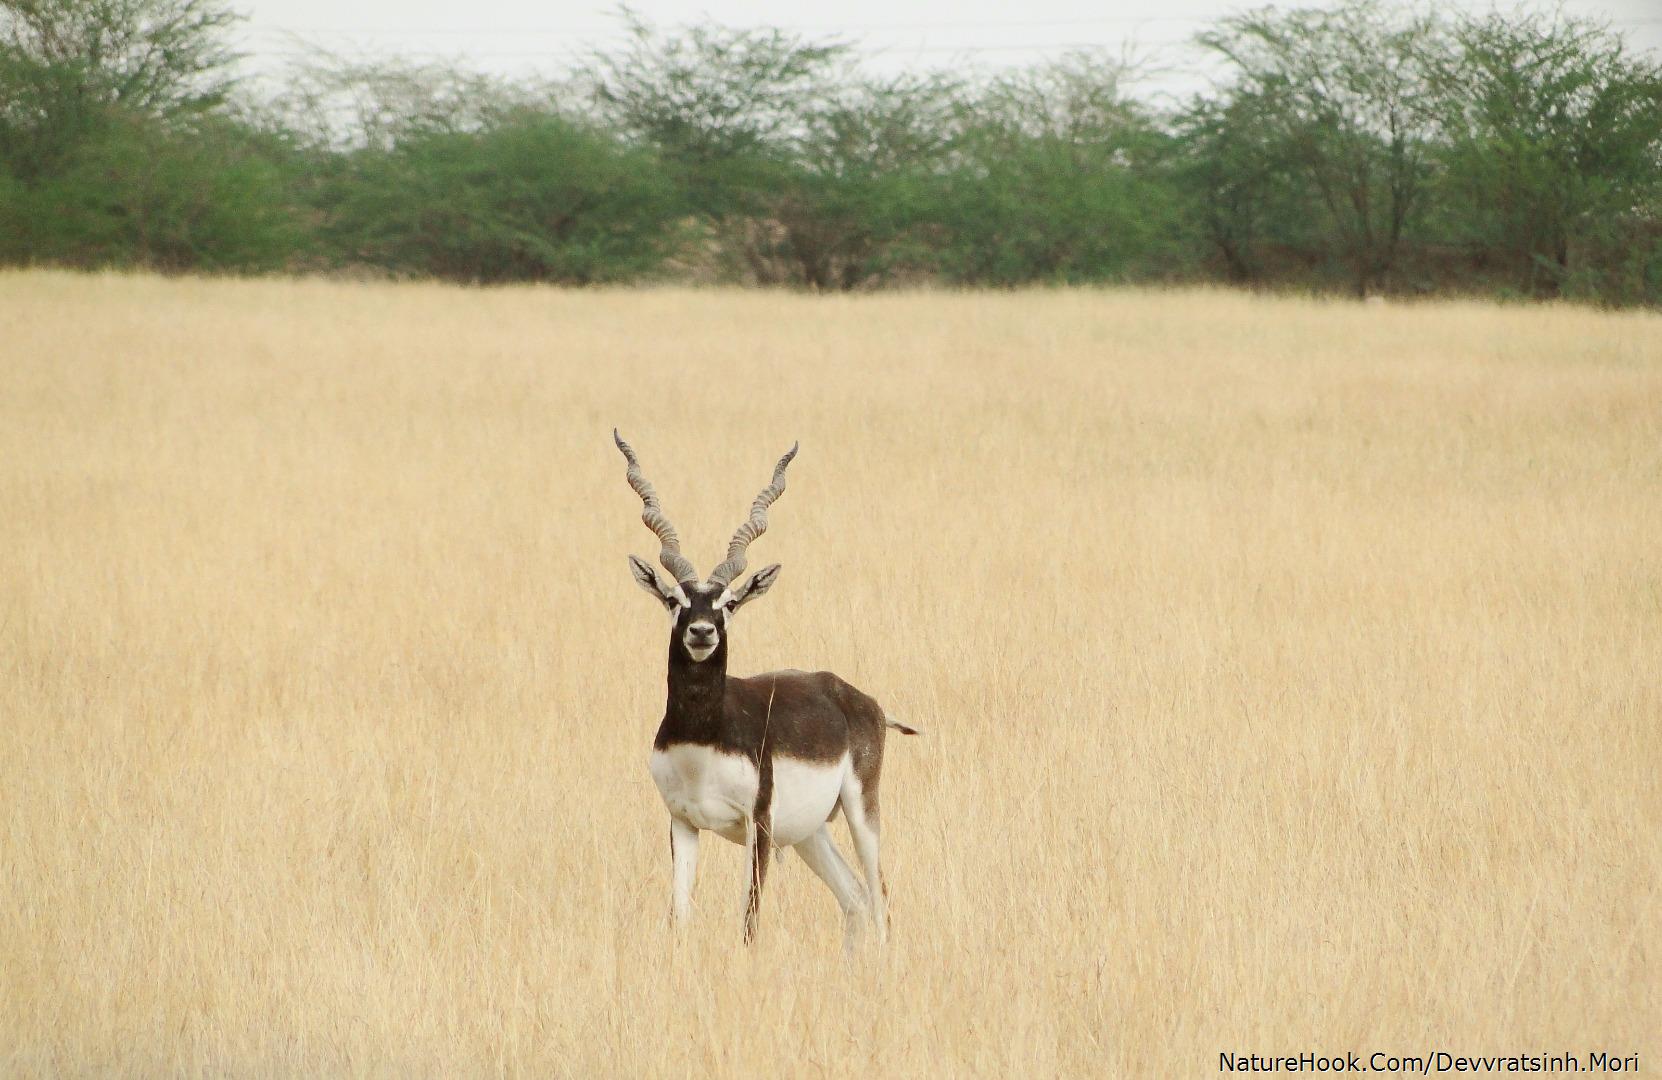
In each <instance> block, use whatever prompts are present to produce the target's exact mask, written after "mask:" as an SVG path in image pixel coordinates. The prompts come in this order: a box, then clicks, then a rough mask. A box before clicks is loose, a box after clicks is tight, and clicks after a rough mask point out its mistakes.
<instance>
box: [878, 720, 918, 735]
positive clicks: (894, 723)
mask: <svg viewBox="0 0 1662 1080" xmlns="http://www.w3.org/2000/svg"><path fill="white" fill-rule="evenodd" d="M883 723H884V724H885V725H887V726H888V727H892V728H894V729H895V730H896V731H898V732H900V733H901V734H902V735H919V734H922V733H921V732H919V731H918V729H917V728H915V727H907V726H906V725H905V724H902V723H900V722H899V721H898V720H890V719H889V718H888V717H887V716H885V717H883Z"/></svg>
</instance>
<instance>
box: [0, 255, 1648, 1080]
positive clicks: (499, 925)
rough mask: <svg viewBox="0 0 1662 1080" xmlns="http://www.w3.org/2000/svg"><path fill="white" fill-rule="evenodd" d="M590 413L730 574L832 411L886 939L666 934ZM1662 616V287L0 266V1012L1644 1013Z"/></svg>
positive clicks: (783, 536)
mask: <svg viewBox="0 0 1662 1080" xmlns="http://www.w3.org/2000/svg"><path fill="white" fill-rule="evenodd" d="M614 423H615V424H618V425H620V426H621V427H622V428H623V430H624V432H625V433H626V434H627V435H628V436H629V437H630V438H631V439H632V440H633V441H634V443H635V445H636V447H637V448H638V449H639V451H640V452H641V455H642V458H643V460H644V462H645V465H646V468H647V471H648V474H649V475H650V476H651V477H652V478H653V480H654V481H655V482H656V483H657V485H658V488H659V490H660V492H661V493H662V494H663V496H664V499H665V503H666V506H667V508H668V510H669V512H670V514H671V515H672V517H673V518H674V519H675V521H676V523H677V524H678V525H679V526H680V528H681V531H682V535H683V537H684V538H686V540H687V547H688V551H689V553H690V554H692V555H693V557H694V558H695V560H696V561H697V562H699V564H700V566H701V568H702V569H705V570H708V568H709V566H710V564H711V562H712V561H713V559H714V557H715V556H716V555H717V553H718V552H719V551H720V550H721V548H722V545H723V544H724V542H725V538H726V536H727V534H728V533H729V532H730V531H731V529H732V528H733V526H734V525H736V524H737V522H738V521H739V518H740V515H741V513H742V512H743V508H744V507H745V505H746V504H747V503H748V501H749V499H750V498H751V496H752V495H753V494H754V493H755V491H756V490H757V489H758V488H759V487H760V486H761V485H762V483H763V482H765V480H766V478H767V473H768V469H769V468H770V467H771V464H772V462H773V460H774V458H775V457H776V456H777V455H778V453H779V452H780V450H781V449H783V448H784V447H785V446H787V445H789V443H790V441H791V439H793V438H798V437H799V438H800V439H801V440H802V446H803V449H802V456H801V457H800V458H799V459H798V461H797V463H796V465H795V466H793V468H792V476H791V485H790V491H789V493H788V494H787V495H786V496H785V498H784V499H783V500H781V502H780V503H779V505H778V506H777V507H775V509H774V512H773V515H772V517H773V528H772V530H771V531H770V532H769V533H768V535H767V536H766V537H765V538H764V539H763V540H761V541H759V542H758V544H757V547H756V549H755V552H754V554H753V560H752V561H753V564H755V565H760V564H761V563H763V562H772V561H779V562H782V563H784V565H785V573H784V575H783V577H782V578H781V583H780V586H779V587H777V588H776V589H775V590H774V591H773V593H772V594H770V595H769V596H768V598H767V599H766V600H764V601H762V602H760V603H758V604H757V605H755V607H754V608H752V609H749V611H750V613H748V614H747V618H745V619H743V620H741V621H740V623H739V625H738V626H737V628H736V630H737V632H736V634H735V643H734V657H733V665H734V670H735V671H736V672H740V673H748V672H753V671H759V670H764V669H766V668H769V667H777V666H802V667H809V668H815V667H823V668H829V669H832V670H835V671H837V672H839V673H841V674H842V675H844V676H845V677H847V678H849V679H850V680H851V681H853V682H854V683H855V684H856V685H859V686H861V687H863V688H864V689H866V690H868V691H869V692H871V693H872V694H874V695H876V696H877V697H878V698H879V699H880V700H882V701H883V702H884V703H885V704H886V705H887V706H888V707H889V709H890V711H891V712H892V713H893V714H894V715H895V716H897V717H900V718H903V719H904V720H906V721H907V722H910V723H915V724H917V725H918V726H920V727H923V728H924V729H926V734H925V736H924V737H922V738H918V739H904V740H902V739H899V738H892V739H891V741H890V752H889V761H888V767H887V771H886V779H885V810H886V814H885V822H886V825H887V830H886V833H885V851H884V854H885V859H886V867H887V873H888V877H889V882H890V887H891V891H892V901H893V908H894V920H895V932H894V940H893V942H892V945H891V947H890V948H889V949H888V950H887V952H886V953H883V954H877V953H876V952H874V951H867V952H866V953H864V954H863V955H862V956H860V957H859V958H857V959H856V961H855V962H853V963H849V962H845V961H844V959H843V957H842V954H841V951H840V948H839V937H840V931H839V925H838V919H837V917H836V914H835V905H834V904H833V902H832V899H831V897H830V895H829V894H828V893H826V892H825V890H824V889H823V888H822V887H821V886H820V884H819V883H818V882H817V881H816V880H815V879H813V877H812V876H811V875H810V874H809V873H808V872H807V869H806V867H804V866H803V865H802V864H801V862H800V861H798V860H796V859H795V858H788V859H785V860H783V861H782V862H781V863H780V864H779V866H778V869H777V871H776V874H775V876H774V878H773V881H772V883H771V887H770V891H769V894H768V896H767V898H766V902H765V905H764V918H763V932H762V936H761V939H760V941H759V942H758V944H757V946H756V947H754V948H753V949H751V950H749V951H745V950H743V949H741V948H740V947H739V946H738V936H739V924H740V908H741V904H742V897H743V863H742V859H741V853H740V852H739V850H738V849H737V848H735V847H732V846H730V845H727V844H723V843H719V842H714V843H707V844H706V845H705V855H704V861H703V865H702V866H701V867H700V874H699V889H698V894H697V898H698V903H699V914H698V923H697V925H696V926H695V928H694V929H693V931H692V932H691V934H690V935H689V937H688V939H687V940H686V942H685V943H684V944H683V945H682V946H681V947H680V948H679V949H677V948H676V947H674V943H673V941H672V939H671V937H670V935H669V933H668V931H667V929H666V927H665V916H666V914H667V907H668V865H667V858H668V856H667V838H666V833H667V826H666V817H665V814H664V811H663V809H662V806H661V804H660V803H659V800H658V797H657V794H656V791H655V790H654V788H653V787H652V784H651V781H650V779H649V778H648V776H647V773H646V769H645V761H646V754H647V750H648V746H649V743H650V740H651V736H652V732H653V729H654V728H655V726H656V724H657V719H658V716H659V710H660V709H661V706H662V700H661V696H662V693H663V691H662V679H663V662H664V659H663V656H664V651H665V637H666V634H665V628H664V624H663V619H662V616H661V613H660V612H659V611H658V609H657V608H656V607H655V606H654V605H653V604H652V603H651V601H650V600H648V599H647V598H646V597H644V596H642V595H641V594H640V593H639V592H638V591H637V590H636V588H635V586H634V585H633V583H632V582H631V581H630V579H629V575H628V572H627V568H626V566H625V564H624V555H625V554H626V553H627V552H630V551H634V552H638V553H642V554H650V553H651V552H653V551H654V550H655V548H654V547H653V545H652V543H651V537H650V536H649V535H648V534H647V532H646V530H645V529H643V528H642V527H641V525H640V523H639V520H638V517H637V515H638V514H639V511H640V504H639V502H638V501H637V500H636V499H635V498H634V496H633V495H632V494H631V493H630V491H629V489H628V488H627V487H626V486H625V484H624V480H623V462H622V461H621V459H620V458H619V456H618V454H617V451H616V450H615V449H613V447H612V446H611V443H610V439H609V432H610V430H611V427H612V425H613V424H614ZM1659 658H1662V318H1658V317H1656V316H1644V315H1621V316H1618V315H1605V314H1597V313H1591V312H1587V311H1581V310H1569V309H1558V310H1545V309H1532V310H1525V309H1502V308H1494V307H1483V306H1475V305H1435V306H1423V307H1413V308H1397V307H1387V308H1383V309H1380V308H1372V307H1361V306H1357V305H1352V304H1348V303H1338V302H1335V303H1315V302H1296V301H1277V300H1266V299H1253V298H1247V297H1242V296H1235V295H1229V294H1222V293H1177V294H1158V293H1150V292H1109V293H1098V292H1055V293H1029V294H1014V295H966V296H954V295H937V296H927V295H920V296H880V297H864V298H854V299H842V298H818V299H816V298H810V297H795V296H779V295H760V294H740V293H726V292H695V291H661V292H653V291H648V292H626V291H619V292H598V293H596V292H559V291H550V290H531V289H527V290H505V291H493V292H481V291H467V290H457V289H449V288H440V287H428V286H413V285H348V284H329V283H320V282H310V283H291V282H260V283H236V282H222V283H202V282H164V281H161V280H156V279H148V278H122V277H74V276H66V275H50V274H19V273H14V274H9V275H4V276H0V790H3V792H4V796H3V798H4V802H3V803H0V857H3V860H4V868H3V874H0V1073H4V1074H5V1075H7V1076H16V1075H54V1076H56V1075H84V1074H133V1075H161V1074H186V1075H238V1076H252V1075H265V1074H271V1075H302V1074H308V1075H366V1076H458V1075H473V1074H481V1073H507V1074H515V1075H526V1076H573V1077H593V1076H646V1075H665V1076H669V1075H675V1076H680V1075H688V1074H691V1075H715V1074H720V1075H724V1076H752V1075H754V1076H791V1077H797V1076H809V1077H811V1076H827V1077H846V1076H869V1075H885V1076H886V1075H900V1076H908V1075H909V1076H924V1075H933V1076H1029V1075H1033V1076H1043V1075H1070V1076H1087V1075H1101V1074H1110V1073H1115V1074H1125V1075H1139V1074H1142V1075H1150V1074H1166V1075H1172V1074H1176V1075H1184V1074H1215V1073H1216V1071H1217V1069H1218V1054H1219V1051H1221V1050H1234V1051H1241V1052H1249V1051H1256V1052H1259V1053H1288V1052H1295V1053H1296V1052H1298V1051H1299V1050H1306V1049H1308V1050H1318V1051H1324V1052H1336V1051H1344V1050H1355V1051H1360V1052H1362V1053H1363V1054H1364V1057H1365V1056H1366V1054H1367V1053H1369V1052H1371V1051H1374V1050H1381V1051H1387V1052H1393V1053H1414V1052H1425V1051H1427V1050H1432V1049H1446V1050H1450V1051H1453V1052H1459V1053H1467V1054H1477V1053H1507V1052H1512V1053H1516V1052H1567V1051H1573V1052H1578V1053H1585V1051H1587V1050H1591V1049H1602V1050H1610V1051H1616V1052H1620V1053H1624V1054H1626V1053H1639V1054H1640V1055H1641V1056H1642V1060H1643V1063H1644V1064H1645V1065H1646V1066H1647V1067H1650V1068H1654V1067H1655V1066H1656V1064H1657V1063H1658V1061H1659V1060H1662V1039H1659V1036H1658V1034H1657V1033H1658V1031H1662V1025H1659V1024H1658V1023H1657V1021H1658V1018H1659V1017H1662V993H1659V983H1662V978H1659V963H1662V884H1659V881H1662V792H1659V786H1658V766H1659V762H1662V690H1659V675H1662V670H1659V668H1662V665H1659ZM837 833H838V835H839V837H840V838H841V843H842V845H843V846H844V848H845V850H846V849H847V841H846V835H845V834H844V833H843V830H842V826H841V825H839V826H837Z"/></svg>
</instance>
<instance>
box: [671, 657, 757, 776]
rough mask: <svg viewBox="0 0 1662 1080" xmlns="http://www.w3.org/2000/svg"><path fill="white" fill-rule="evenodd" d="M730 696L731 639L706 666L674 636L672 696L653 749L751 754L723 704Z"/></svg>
mask: <svg viewBox="0 0 1662 1080" xmlns="http://www.w3.org/2000/svg"><path fill="white" fill-rule="evenodd" d="M726 693H727V635H726V634H725V633H724V634H722V635H721V639H720V641H719V642H718V643H717V645H716V651H715V652H713V653H711V654H710V657H709V659H707V660H705V661H704V662H702V663H697V662H695V661H694V660H693V659H692V657H690V656H688V655H687V653H686V650H685V649H683V648H682V647H681V642H680V641H679V640H677V639H676V638H675V637H673V636H672V639H671V641H670V643H669V696H668V699H667V700H666V701H665V703H664V722H663V723H662V724H660V725H659V726H658V737H657V738H656V739H654V740H653V743H652V744H653V746H654V747H656V748H657V749H659V750H662V749H664V748H665V747H668V746H672V745H676V744H683V743H691V744H694V745H698V746H711V747H715V748H717V749H720V750H725V751H728V752H730V753H734V754H747V753H749V752H750V749H751V747H750V746H749V742H748V740H747V739H746V738H745V736H744V732H743V731H742V730H740V729H739V727H738V726H737V725H736V724H734V723H732V722H731V720H730V719H729V718H728V716H727V713H726V710H725V709H723V708H722V701H723V699H724V698H725V696H726Z"/></svg>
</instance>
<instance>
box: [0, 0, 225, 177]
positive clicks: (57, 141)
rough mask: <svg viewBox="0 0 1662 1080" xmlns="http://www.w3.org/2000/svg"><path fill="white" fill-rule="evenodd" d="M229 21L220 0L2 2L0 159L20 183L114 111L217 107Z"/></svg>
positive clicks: (53, 164) (173, 113)
mask: <svg viewBox="0 0 1662 1080" xmlns="http://www.w3.org/2000/svg"><path fill="white" fill-rule="evenodd" d="M234 19H235V16H233V15H232V14H231V12H230V11H229V10H228V9H227V8H226V7H225V5H224V4H223V3H222V2H220V0H6V2H5V3H3V4H0V165H3V167H4V168H5V169H6V171H8V172H9V173H10V174H11V175H12V176H13V177H15V178H17V179H18V180H19V181H21V182H23V183H30V182H33V181H34V180H36V179H37V178H40V177H42V176H47V175H50V174H51V173H52V172H53V171H54V170H56V169H59V168H62V167H63V166H64V164H65V162H66V160H67V159H68V158H69V157H70V156H71V155H72V154H73V153H74V151H75V150H76V148H77V147H78V146H79V145H80V144H82V143H84V142H85V141H87V140H88V139H90V138H92V137H93V136H94V135H95V133H96V131H97V130H98V129H99V128H100V127H101V126H102V125H105V124H109V123H113V122H118V121H117V118H118V117H121V116H123V115H125V116H138V117H143V118H146V119H161V120H177V119H180V118H182V117H189V116H196V115H200V114H203V113H205V112H207V111H209V110H211V109H213V108H215V107H217V106H219V105H220V104H222V103H223V102H224V101H225V97H226V94H227V93H228V92H229V90H230V87H231V79H230V75H229V71H230V64H231V62H232V61H233V60H234V59H235V54H234V53H232V52H231V50H230V49H229V47H228V46H227V45H226V44H225V31H226V29H227V28H228V27H229V26H230V25H231V23H232V22H233V21H234Z"/></svg>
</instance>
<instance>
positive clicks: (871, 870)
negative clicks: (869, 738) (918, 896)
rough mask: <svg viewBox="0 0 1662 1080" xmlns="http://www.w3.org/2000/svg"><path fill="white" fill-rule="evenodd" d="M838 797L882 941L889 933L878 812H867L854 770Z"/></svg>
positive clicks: (872, 916) (879, 938)
mask: <svg viewBox="0 0 1662 1080" xmlns="http://www.w3.org/2000/svg"><path fill="white" fill-rule="evenodd" d="M838 801H839V802H840V803H841V805H842V808H843V820H844V821H847V822H848V833H849V835H850V836H852V837H853V838H854V850H855V852H856V853H858V854H859V856H860V868H861V869H863V870H864V871H865V873H866V897H867V899H868V900H870V901H871V921H872V923H873V924H874V925H875V926H876V927H877V941H878V943H879V944H881V943H883V942H884V941H887V940H888V936H889V907H888V904H887V902H886V901H885V899H884V897H883V875H882V872H881V871H880V869H879V868H878V864H877V829H878V825H877V815H876V813H875V812H873V813H871V814H867V813H866V800H865V795H864V793H862V792H861V790H860V781H859V779H858V778H857V777H855V775H854V774H853V773H852V772H850V773H849V775H848V779H847V780H845V781H844V782H843V793H842V795H841V797H840V798H839V800H838ZM873 810H874V811H875V807H874V808H873Z"/></svg>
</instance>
